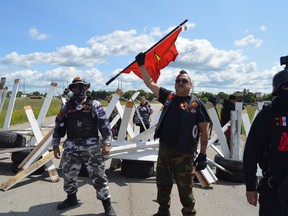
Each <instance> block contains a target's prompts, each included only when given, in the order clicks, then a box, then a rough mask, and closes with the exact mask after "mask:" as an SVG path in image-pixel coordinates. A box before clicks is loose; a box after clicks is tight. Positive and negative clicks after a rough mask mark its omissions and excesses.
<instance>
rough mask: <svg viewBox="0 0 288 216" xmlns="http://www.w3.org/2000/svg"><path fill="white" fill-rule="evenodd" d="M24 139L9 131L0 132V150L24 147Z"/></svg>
mask: <svg viewBox="0 0 288 216" xmlns="http://www.w3.org/2000/svg"><path fill="white" fill-rule="evenodd" d="M25 146H26V138H25V137H24V136H23V135H21V134H17V133H14V132H10V131H0V148H13V147H25Z"/></svg>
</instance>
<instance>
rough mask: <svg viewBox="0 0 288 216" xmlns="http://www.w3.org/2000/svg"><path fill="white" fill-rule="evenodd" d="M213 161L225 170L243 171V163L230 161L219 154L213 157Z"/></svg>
mask: <svg viewBox="0 0 288 216" xmlns="http://www.w3.org/2000/svg"><path fill="white" fill-rule="evenodd" d="M214 161H215V162H216V163H217V164H219V165H221V166H223V167H225V168H226V169H228V170H229V169H233V170H243V162H242V161H237V160H231V159H227V158H224V157H222V156H221V155H219V154H216V155H215V157H214Z"/></svg>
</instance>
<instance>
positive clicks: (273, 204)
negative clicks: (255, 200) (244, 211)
mask: <svg viewBox="0 0 288 216" xmlns="http://www.w3.org/2000/svg"><path fill="white" fill-rule="evenodd" d="M282 180H283V179H282ZM280 184H281V179H280V180H279V178H278V179H277V177H275V176H265V177H264V178H263V179H261V180H260V182H259V187H258V189H257V190H258V193H259V205H260V207H259V216H287V215H288V203H287V202H286V203H284V204H281V203H280V201H279V196H278V188H279V185H280Z"/></svg>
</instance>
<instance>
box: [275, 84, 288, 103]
mask: <svg viewBox="0 0 288 216" xmlns="http://www.w3.org/2000/svg"><path fill="white" fill-rule="evenodd" d="M277 96H278V98H279V100H280V101H281V103H283V104H285V105H286V106H288V91H287V90H284V89H281V88H279V90H278V91H277Z"/></svg>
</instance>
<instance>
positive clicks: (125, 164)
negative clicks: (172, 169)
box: [121, 160, 154, 178]
mask: <svg viewBox="0 0 288 216" xmlns="http://www.w3.org/2000/svg"><path fill="white" fill-rule="evenodd" d="M121 174H122V175H124V176H126V177H130V178H148V177H151V176H153V175H154V162H153V161H138V160H122V163H121Z"/></svg>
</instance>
